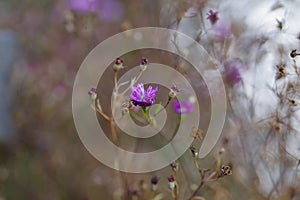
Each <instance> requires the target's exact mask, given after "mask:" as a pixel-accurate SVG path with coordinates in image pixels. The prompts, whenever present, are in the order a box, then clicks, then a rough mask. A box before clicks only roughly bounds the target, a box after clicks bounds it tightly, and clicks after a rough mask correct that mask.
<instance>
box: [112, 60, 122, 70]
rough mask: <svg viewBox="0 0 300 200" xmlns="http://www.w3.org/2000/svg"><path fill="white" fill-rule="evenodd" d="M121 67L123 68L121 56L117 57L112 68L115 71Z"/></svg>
mask: <svg viewBox="0 0 300 200" xmlns="http://www.w3.org/2000/svg"><path fill="white" fill-rule="evenodd" d="M121 69H124V66H123V60H122V59H121V58H117V59H116V61H115V63H114V66H113V70H114V71H115V72H117V71H119V70H121Z"/></svg>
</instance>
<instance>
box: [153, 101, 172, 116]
mask: <svg viewBox="0 0 300 200" xmlns="http://www.w3.org/2000/svg"><path fill="white" fill-rule="evenodd" d="M171 99H172V98H171V97H169V99H168V102H167V103H166V105H165V106H164V107H163V108H162V109H160V110H159V111H158V112H157V113H155V114H154V115H153V116H154V117H156V115H158V114H159V113H160V112H161V111H163V110H164V109H166V108H167V106H168V105H169V103H170V102H171Z"/></svg>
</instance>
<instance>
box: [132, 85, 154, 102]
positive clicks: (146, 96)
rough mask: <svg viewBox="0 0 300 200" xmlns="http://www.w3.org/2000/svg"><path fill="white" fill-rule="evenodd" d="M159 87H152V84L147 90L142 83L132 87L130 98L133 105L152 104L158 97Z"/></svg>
mask: <svg viewBox="0 0 300 200" xmlns="http://www.w3.org/2000/svg"><path fill="white" fill-rule="evenodd" d="M157 91H158V87H156V88H155V89H152V86H149V87H148V89H147V91H146V90H145V88H144V85H143V84H142V83H140V84H138V85H137V86H136V87H133V86H132V87H131V92H132V93H131V95H130V99H131V102H132V104H133V105H135V106H141V107H146V106H151V105H152V104H153V103H154V101H155V98H156V94H157Z"/></svg>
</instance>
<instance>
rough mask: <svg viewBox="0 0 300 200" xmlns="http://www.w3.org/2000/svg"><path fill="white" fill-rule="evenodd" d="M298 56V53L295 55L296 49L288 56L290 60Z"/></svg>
mask: <svg viewBox="0 0 300 200" xmlns="http://www.w3.org/2000/svg"><path fill="white" fill-rule="evenodd" d="M299 55H300V53H297V49H294V50H292V51H291V53H290V56H291V57H292V58H295V57H296V56H299Z"/></svg>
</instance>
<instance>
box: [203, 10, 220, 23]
mask: <svg viewBox="0 0 300 200" xmlns="http://www.w3.org/2000/svg"><path fill="white" fill-rule="evenodd" d="M206 15H207V18H206V19H208V20H209V21H210V23H211V24H215V23H216V22H217V21H218V19H219V17H218V12H217V11H216V12H214V11H213V10H209V11H208V13H207V14H206Z"/></svg>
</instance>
